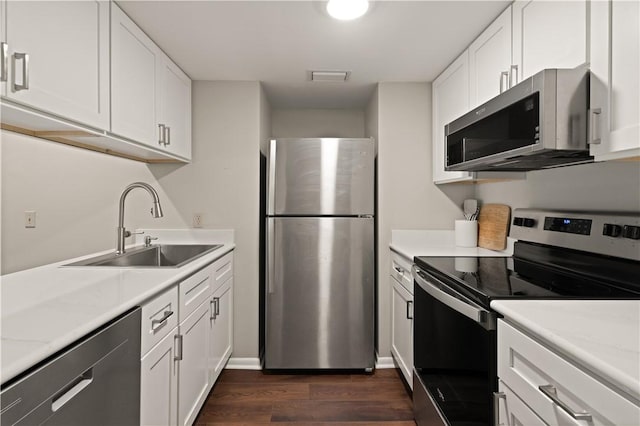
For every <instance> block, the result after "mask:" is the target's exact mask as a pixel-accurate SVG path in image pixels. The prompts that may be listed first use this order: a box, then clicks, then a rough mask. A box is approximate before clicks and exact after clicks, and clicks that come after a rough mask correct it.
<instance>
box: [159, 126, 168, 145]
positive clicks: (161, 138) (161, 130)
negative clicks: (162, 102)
mask: <svg viewBox="0 0 640 426" xmlns="http://www.w3.org/2000/svg"><path fill="white" fill-rule="evenodd" d="M158 134H159V135H158V145H166V143H165V140H164V138H165V131H164V124H158Z"/></svg>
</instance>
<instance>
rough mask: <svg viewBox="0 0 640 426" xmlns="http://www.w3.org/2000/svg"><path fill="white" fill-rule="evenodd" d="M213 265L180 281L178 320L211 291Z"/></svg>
mask: <svg viewBox="0 0 640 426" xmlns="http://www.w3.org/2000/svg"><path fill="white" fill-rule="evenodd" d="M214 266H215V264H212V265H208V266H206V267H204V268H202V269H201V270H199V271H198V272H196V273H195V274H193V275H191V276H190V277H189V278H187V279H186V280H184V281H182V282H181V283H180V285H179V289H180V315H179V320H180V322H182V320H184V319H185V318H186V317H188V316H189V314H190V313H191V312H193V311H195V309H196V308H197V307H198V306H200V305H201V304H202V303H203V302H204V301H206V300H207V299H209V296H211V293H213V271H214Z"/></svg>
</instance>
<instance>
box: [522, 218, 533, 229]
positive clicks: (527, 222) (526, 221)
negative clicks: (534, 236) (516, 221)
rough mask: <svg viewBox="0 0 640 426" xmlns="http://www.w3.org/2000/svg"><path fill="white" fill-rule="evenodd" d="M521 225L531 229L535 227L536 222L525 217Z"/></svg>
mask: <svg viewBox="0 0 640 426" xmlns="http://www.w3.org/2000/svg"><path fill="white" fill-rule="evenodd" d="M522 225H523V226H525V227H527V228H533V227H534V226H535V225H536V221H535V219H531V218H530V217H527V218H525V219H524V221H523V223H522Z"/></svg>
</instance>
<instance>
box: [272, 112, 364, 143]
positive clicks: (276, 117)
mask: <svg viewBox="0 0 640 426" xmlns="http://www.w3.org/2000/svg"><path fill="white" fill-rule="evenodd" d="M271 136H273V137H274V138H320V137H328V138H329V137H334V138H362V137H364V111H362V110H355V109H273V110H272V111H271Z"/></svg>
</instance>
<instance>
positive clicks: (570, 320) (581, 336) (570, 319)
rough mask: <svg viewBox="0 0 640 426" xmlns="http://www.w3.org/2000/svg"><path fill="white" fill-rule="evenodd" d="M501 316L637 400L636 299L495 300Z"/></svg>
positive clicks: (639, 322) (639, 303)
mask: <svg viewBox="0 0 640 426" xmlns="http://www.w3.org/2000/svg"><path fill="white" fill-rule="evenodd" d="M491 307H492V308H493V309H495V310H496V311H498V312H500V313H501V314H503V315H504V316H505V319H506V320H507V321H508V322H509V323H511V324H514V325H516V326H518V327H519V328H520V329H524V330H525V331H527V332H528V333H529V334H530V335H532V336H534V337H535V338H537V339H538V340H539V341H542V342H544V343H546V344H547V345H548V346H550V347H551V348H553V349H555V350H556V351H557V352H559V353H561V354H563V355H564V356H565V357H566V358H568V359H570V360H571V361H572V362H573V363H574V364H578V365H580V366H582V367H583V368H584V369H586V370H588V371H590V372H592V373H593V374H594V375H595V376H597V377H598V378H600V379H601V380H603V381H605V382H607V383H609V384H610V385H611V386H613V387H614V388H617V389H618V390H619V391H622V392H624V393H626V394H628V395H630V396H632V397H633V398H636V399H640V300H495V301H493V302H491Z"/></svg>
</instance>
